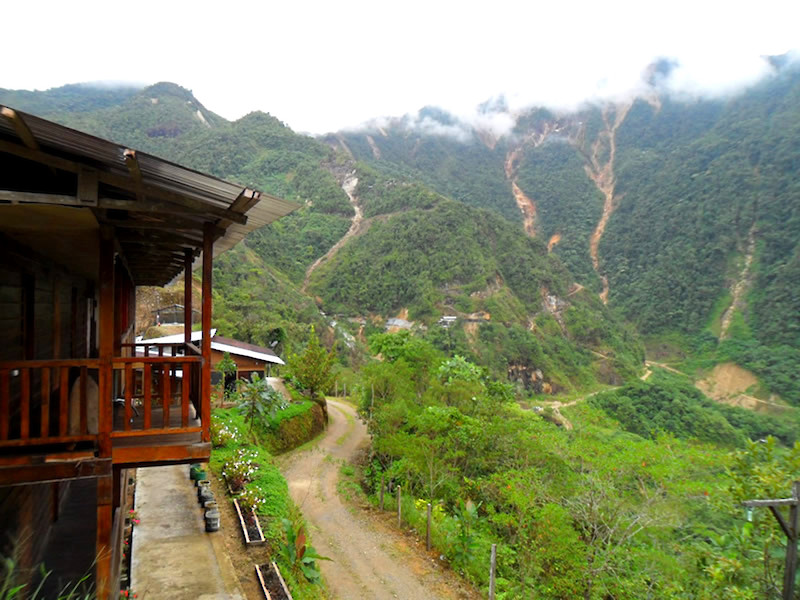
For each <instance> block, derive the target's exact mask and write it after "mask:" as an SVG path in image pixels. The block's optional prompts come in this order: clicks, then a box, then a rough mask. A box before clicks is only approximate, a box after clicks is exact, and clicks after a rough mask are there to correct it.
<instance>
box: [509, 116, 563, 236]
mask: <svg viewBox="0 0 800 600" xmlns="http://www.w3.org/2000/svg"><path fill="white" fill-rule="evenodd" d="M558 128H559V125H558V124H557V123H545V124H544V127H543V129H542V130H541V131H534V132H533V133H531V134H530V135H528V137H526V138H525V139H524V140H523V141H522V142H521V143H520V144H519V145H518V146H517V147H516V148H513V149H511V150H510V151H509V152H508V154H506V160H505V163H504V168H505V173H506V179H508V180H509V181H510V182H511V191H512V192H513V194H514V200H515V201H516V203H517V206H518V207H519V210H520V212H521V213H522V222H523V226H524V227H525V233H527V234H528V235H529V236H531V237H534V236H535V235H536V204H535V203H534V201H533V200H532V199H531V198H530V197H529V196H527V195H526V194H525V192H523V191H522V188H520V187H519V185H518V184H517V166H518V165H517V163H518V162H519V159H520V158H521V157H522V152H523V151H524V149H525V147H526V146H527V147H533V148H536V147H537V146H539V145H541V143H542V142H544V141H545V140H546V139H547V136H548V135H550V134H551V133H552V132H554V131H558Z"/></svg>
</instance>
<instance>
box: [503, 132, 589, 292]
mask: <svg viewBox="0 0 800 600" xmlns="http://www.w3.org/2000/svg"><path fill="white" fill-rule="evenodd" d="M583 165H584V161H583V158H581V156H580V155H579V154H578V152H577V150H576V149H575V148H574V147H573V146H571V145H570V144H569V143H568V142H567V141H566V140H564V139H558V138H552V141H550V140H548V141H547V142H546V143H545V144H544V145H542V146H539V147H537V148H533V149H530V150H527V151H525V153H524V155H523V160H522V161H521V163H520V166H519V169H518V182H517V183H518V185H519V186H520V188H521V189H522V190H523V191H526V192H529V193H530V194H531V195H532V197H533V201H534V202H535V203H536V229H537V233H538V234H539V235H541V236H542V238H543V239H544V240H549V239H550V237H551V236H553V235H554V234H557V233H558V234H560V235H561V241H559V242H558V244H557V245H556V246H555V248H554V252H555V253H556V254H558V255H559V256H560V257H561V259H562V260H563V261H564V263H565V264H566V265H567V268H569V270H570V271H571V272H572V274H573V275H575V278H576V280H577V281H579V282H580V283H582V284H584V285H586V286H589V287H591V288H592V289H595V290H596V291H598V292H599V291H600V280H599V279H598V277H597V274H596V273H595V272H594V269H593V268H592V261H591V257H590V256H589V238H590V237H591V235H592V232H593V231H594V228H595V227H596V226H597V222H598V220H600V216H601V215H602V214H603V196H602V194H601V193H600V192H599V191H598V189H597V187H596V186H595V185H594V183H592V181H591V180H589V178H588V177H587V176H586V173H585V172H584V170H583Z"/></svg>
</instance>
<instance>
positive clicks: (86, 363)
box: [0, 358, 100, 369]
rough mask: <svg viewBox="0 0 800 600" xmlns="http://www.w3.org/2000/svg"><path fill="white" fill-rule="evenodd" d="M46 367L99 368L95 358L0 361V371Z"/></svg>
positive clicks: (98, 362)
mask: <svg viewBox="0 0 800 600" xmlns="http://www.w3.org/2000/svg"><path fill="white" fill-rule="evenodd" d="M48 367H86V368H87V369H98V368H100V361H99V360H97V359H96V358H52V359H48V360H4V361H0V369H44V368H48Z"/></svg>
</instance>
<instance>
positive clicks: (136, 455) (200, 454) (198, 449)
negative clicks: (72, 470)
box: [113, 442, 211, 468]
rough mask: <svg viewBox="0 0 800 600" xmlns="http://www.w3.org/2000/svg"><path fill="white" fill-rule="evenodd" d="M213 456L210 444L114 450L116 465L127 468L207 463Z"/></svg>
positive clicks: (133, 447)
mask: <svg viewBox="0 0 800 600" xmlns="http://www.w3.org/2000/svg"><path fill="white" fill-rule="evenodd" d="M210 456H211V444H210V443H208V442H202V443H194V444H192V443H189V444H185V445H179V444H176V445H171V446H165V445H161V446H123V447H117V448H114V457H113V458H114V464H115V465H122V466H124V467H127V468H131V467H146V466H148V465H156V464H161V465H168V464H180V463H189V462H205V461H208V459H209V457H210Z"/></svg>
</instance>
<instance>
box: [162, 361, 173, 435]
mask: <svg viewBox="0 0 800 600" xmlns="http://www.w3.org/2000/svg"><path fill="white" fill-rule="evenodd" d="M170 402H172V376H171V372H170V367H169V365H163V366H162V367H161V409H162V411H163V416H164V419H163V424H162V427H163V428H164V429H166V428H167V427H169V404H170Z"/></svg>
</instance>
